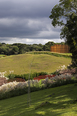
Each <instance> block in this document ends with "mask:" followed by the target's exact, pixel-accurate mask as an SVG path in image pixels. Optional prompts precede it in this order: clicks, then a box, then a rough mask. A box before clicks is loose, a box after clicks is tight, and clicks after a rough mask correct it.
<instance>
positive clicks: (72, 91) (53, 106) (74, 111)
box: [0, 84, 77, 116]
mask: <svg viewBox="0 0 77 116" xmlns="http://www.w3.org/2000/svg"><path fill="white" fill-rule="evenodd" d="M76 91H77V85H76V84H69V85H65V86H60V87H55V88H50V89H45V90H41V91H37V92H33V93H31V94H30V96H31V97H30V98H31V99H30V100H31V102H30V107H29V106H28V101H29V99H28V94H25V95H21V96H18V97H13V98H9V99H5V100H0V116H77V92H76Z"/></svg>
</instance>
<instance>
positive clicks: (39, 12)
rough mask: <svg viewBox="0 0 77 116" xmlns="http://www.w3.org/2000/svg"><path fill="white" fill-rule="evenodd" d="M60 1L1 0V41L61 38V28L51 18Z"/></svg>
mask: <svg viewBox="0 0 77 116" xmlns="http://www.w3.org/2000/svg"><path fill="white" fill-rule="evenodd" d="M58 1H59V0H56V2H55V0H54V1H52V0H48V1H47V0H0V41H2V40H3V41H4V40H6V41H11V38H19V39H22V38H28V39H55V38H59V34H60V28H54V27H52V25H51V20H50V19H49V15H50V12H51V9H52V7H53V6H54V5H55V4H57V3H58ZM1 38H2V39H1Z"/></svg>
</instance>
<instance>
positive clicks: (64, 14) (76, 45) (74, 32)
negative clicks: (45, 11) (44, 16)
mask: <svg viewBox="0 0 77 116" xmlns="http://www.w3.org/2000/svg"><path fill="white" fill-rule="evenodd" d="M49 18H50V19H52V25H53V26H54V27H55V26H62V29H61V34H60V37H61V38H65V41H66V42H67V44H68V45H69V46H70V52H71V53H72V64H73V66H76V67H77V55H76V54H77V0H60V1H59V4H57V5H55V6H54V7H53V9H52V11H51V15H50V16H49Z"/></svg>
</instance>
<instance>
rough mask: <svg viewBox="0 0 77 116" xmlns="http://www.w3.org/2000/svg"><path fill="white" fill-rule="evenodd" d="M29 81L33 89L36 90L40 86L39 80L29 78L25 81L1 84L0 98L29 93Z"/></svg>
mask: <svg viewBox="0 0 77 116" xmlns="http://www.w3.org/2000/svg"><path fill="white" fill-rule="evenodd" d="M29 83H30V88H31V91H35V90H38V89H39V88H40V87H39V86H40V84H39V83H40V82H38V80H29V81H25V82H16V81H13V82H9V83H6V84H3V85H2V86H0V99H3V98H9V97H12V96H16V95H21V94H25V93H27V92H28V86H29Z"/></svg>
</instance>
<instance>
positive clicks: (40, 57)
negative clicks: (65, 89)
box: [0, 53, 71, 74]
mask: <svg viewBox="0 0 77 116" xmlns="http://www.w3.org/2000/svg"><path fill="white" fill-rule="evenodd" d="M70 63H71V58H65V57H56V56H53V55H49V54H29V53H28V54H19V55H11V56H6V57H3V58H0V72H2V71H7V73H9V70H14V73H15V74H26V73H30V72H31V73H34V72H47V73H52V72H54V71H55V70H56V69H57V68H58V67H59V66H62V65H66V66H67V65H68V64H70Z"/></svg>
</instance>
